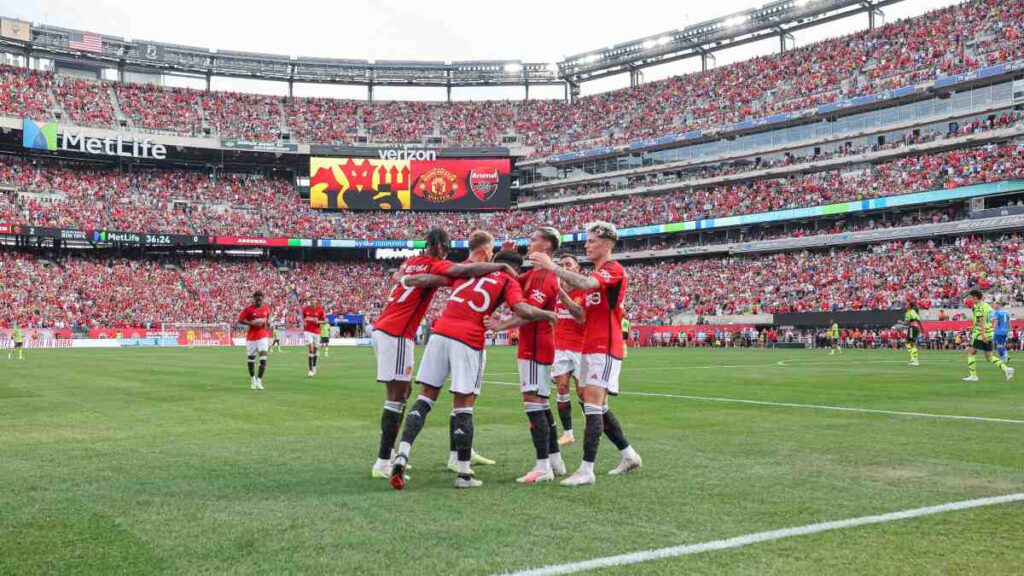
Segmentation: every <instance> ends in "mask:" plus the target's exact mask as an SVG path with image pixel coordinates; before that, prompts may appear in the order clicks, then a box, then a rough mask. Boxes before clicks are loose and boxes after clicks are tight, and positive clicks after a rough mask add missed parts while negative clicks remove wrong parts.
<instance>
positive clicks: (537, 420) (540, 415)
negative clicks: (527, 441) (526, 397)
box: [523, 402, 551, 461]
mask: <svg viewBox="0 0 1024 576" xmlns="http://www.w3.org/2000/svg"><path fill="white" fill-rule="evenodd" d="M523 408H524V409H525V410H526V418H527V420H529V422H530V438H531V439H532V440H533V449H534V451H535V452H536V453H537V460H545V461H546V460H547V459H548V454H549V453H550V452H549V449H548V437H549V436H550V435H551V430H550V428H549V427H548V419H547V416H545V415H544V409H545V408H546V407H545V405H544V404H542V403H540V402H523Z"/></svg>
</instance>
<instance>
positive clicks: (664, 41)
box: [654, 36, 672, 46]
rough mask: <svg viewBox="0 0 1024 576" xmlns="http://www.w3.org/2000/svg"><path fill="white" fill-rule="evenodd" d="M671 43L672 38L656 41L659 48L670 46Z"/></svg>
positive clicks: (664, 37) (666, 37) (662, 38)
mask: <svg viewBox="0 0 1024 576" xmlns="http://www.w3.org/2000/svg"><path fill="white" fill-rule="evenodd" d="M671 41H672V38H670V37H669V36H662V37H661V38H658V39H657V40H655V41H654V43H655V44H657V45H658V46H664V45H665V44H668V43H669V42H671Z"/></svg>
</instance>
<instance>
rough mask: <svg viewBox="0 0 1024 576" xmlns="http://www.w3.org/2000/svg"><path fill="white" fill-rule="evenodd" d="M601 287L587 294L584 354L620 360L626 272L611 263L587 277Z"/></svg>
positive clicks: (617, 264) (618, 265)
mask: <svg viewBox="0 0 1024 576" xmlns="http://www.w3.org/2000/svg"><path fill="white" fill-rule="evenodd" d="M590 277H591V278H594V279H595V280H597V281H598V282H599V283H600V284H601V286H600V287H599V288H598V289H597V290H594V291H591V292H587V295H586V297H585V300H584V301H585V302H586V308H587V326H586V328H585V329H584V332H583V353H584V354H610V355H611V356H613V357H615V358H622V354H623V348H622V300H623V298H624V297H625V296H626V286H627V285H628V284H629V279H628V278H626V270H625V269H623V268H622V265H621V264H619V263H618V262H615V261H614V260H609V261H608V262H605V263H604V265H603V266H601V267H600V268H598V269H597V270H595V271H594V273H593V274H591V275H590Z"/></svg>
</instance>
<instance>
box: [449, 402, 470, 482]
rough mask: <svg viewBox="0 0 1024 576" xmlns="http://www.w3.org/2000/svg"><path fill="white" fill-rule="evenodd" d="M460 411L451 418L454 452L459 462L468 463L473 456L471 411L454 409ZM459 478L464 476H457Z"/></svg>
mask: <svg viewBox="0 0 1024 576" xmlns="http://www.w3.org/2000/svg"><path fill="white" fill-rule="evenodd" d="M456 410H462V411H459V412H456V414H455V416H454V417H453V421H454V422H455V429H454V430H453V431H452V435H453V436H454V437H455V451H456V452H458V456H459V461H460V462H468V461H469V458H470V457H471V456H472V455H473V409H472V408H469V409H465V408H461V409H460V408H456ZM459 476H464V475H463V474H459Z"/></svg>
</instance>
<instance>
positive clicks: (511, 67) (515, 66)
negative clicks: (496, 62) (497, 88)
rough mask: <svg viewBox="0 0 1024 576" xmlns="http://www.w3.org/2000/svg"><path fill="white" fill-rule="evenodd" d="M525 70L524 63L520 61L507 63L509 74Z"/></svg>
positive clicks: (506, 70)
mask: <svg viewBox="0 0 1024 576" xmlns="http://www.w3.org/2000/svg"><path fill="white" fill-rule="evenodd" d="M522 71H523V65H522V64H519V63H518V62H509V63H508V64H505V72H508V73H509V74H518V73H520V72H522Z"/></svg>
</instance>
